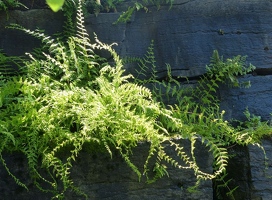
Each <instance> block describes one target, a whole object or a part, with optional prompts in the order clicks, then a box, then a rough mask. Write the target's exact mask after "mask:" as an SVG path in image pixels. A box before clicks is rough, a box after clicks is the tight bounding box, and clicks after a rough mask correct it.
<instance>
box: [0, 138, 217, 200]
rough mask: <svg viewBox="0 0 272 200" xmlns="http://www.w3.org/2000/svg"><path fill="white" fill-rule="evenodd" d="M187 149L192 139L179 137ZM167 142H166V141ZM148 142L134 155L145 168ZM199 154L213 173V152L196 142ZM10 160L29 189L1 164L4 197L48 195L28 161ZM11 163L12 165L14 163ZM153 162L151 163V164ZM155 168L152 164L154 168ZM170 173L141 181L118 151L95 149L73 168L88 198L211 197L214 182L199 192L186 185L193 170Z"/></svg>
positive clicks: (202, 165)
mask: <svg viewBox="0 0 272 200" xmlns="http://www.w3.org/2000/svg"><path fill="white" fill-rule="evenodd" d="M180 143H181V144H182V145H184V146H185V149H187V150H188V152H190V143H189V142H188V141H180ZM166 146H167V145H166ZM148 148H149V144H147V143H142V144H139V146H138V147H137V148H135V150H134V154H133V156H132V161H133V163H134V164H135V165H136V166H138V167H139V169H140V170H141V171H142V170H143V168H142V167H143V165H144V162H145V158H146V156H147V152H148ZM166 148H167V149H168V152H169V154H170V155H171V156H172V157H175V152H174V151H173V149H172V150H171V149H170V148H169V147H166ZM195 154H196V158H197V161H198V162H199V166H200V168H201V169H202V170H203V171H205V172H207V173H212V156H211V154H209V153H208V151H207V149H206V148H205V147H204V146H203V145H201V143H200V142H197V148H196V152H195ZM6 159H7V163H8V164H9V166H10V167H11V171H12V172H13V173H14V174H15V175H17V176H18V177H19V178H20V179H21V180H22V181H23V182H24V183H26V185H27V186H29V187H30V190H29V192H26V191H25V190H24V189H23V188H20V187H19V186H17V185H16V184H15V183H14V181H13V180H12V179H11V178H10V177H9V176H8V175H7V173H6V171H5V170H4V169H3V167H2V166H0V177H1V189H0V194H1V199H4V200H11V199H14V200H15V199H20V200H32V199H33V200H34V199H35V198H36V197H39V199H42V200H43V199H49V197H50V195H49V194H45V195H43V193H41V192H40V191H38V190H37V189H36V188H34V187H33V185H32V183H31V180H30V179H29V176H28V174H27V173H26V172H27V171H26V170H27V163H26V161H25V160H24V159H22V157H21V156H20V155H17V156H16V155H15V156H12V157H8V156H6ZM12 163H14V164H13V166H12ZM150 166H151V167H152V166H153V165H152V163H151V165H150ZM151 169H152V168H151ZM168 172H169V177H164V178H162V179H160V180H158V181H157V182H155V183H152V184H147V183H146V182H145V178H143V179H142V180H141V181H140V182H139V178H138V176H137V175H136V174H135V173H134V172H133V171H132V170H131V169H130V168H129V167H128V166H127V164H126V163H125V162H124V160H123V159H122V158H121V157H120V155H119V154H118V153H114V154H113V158H112V159H111V158H110V157H109V155H107V154H105V153H92V154H90V153H89V152H88V151H84V152H82V153H81V154H80V156H79V157H78V159H77V160H76V163H75V164H74V167H73V169H72V177H73V181H74V183H75V184H76V185H77V186H78V187H79V188H80V189H81V190H82V191H83V192H85V193H86V194H87V195H88V199H105V200H106V199H108V200H120V199H131V200H140V199H141V200H142V199H144V200H149V199H158V200H165V199H169V200H172V199H184V200H186V199H190V200H198V199H204V200H210V199H212V196H213V190H212V182H211V181H204V182H202V184H201V185H200V187H199V191H198V192H196V193H190V192H188V191H187V189H188V188H189V187H191V186H194V184H195V176H194V173H193V172H192V171H190V170H180V169H177V168H174V167H171V166H169V170H168ZM65 199H68V200H74V199H78V200H79V199H85V198H83V197H81V196H78V195H76V194H74V193H69V194H68V195H67V196H66V197H65Z"/></svg>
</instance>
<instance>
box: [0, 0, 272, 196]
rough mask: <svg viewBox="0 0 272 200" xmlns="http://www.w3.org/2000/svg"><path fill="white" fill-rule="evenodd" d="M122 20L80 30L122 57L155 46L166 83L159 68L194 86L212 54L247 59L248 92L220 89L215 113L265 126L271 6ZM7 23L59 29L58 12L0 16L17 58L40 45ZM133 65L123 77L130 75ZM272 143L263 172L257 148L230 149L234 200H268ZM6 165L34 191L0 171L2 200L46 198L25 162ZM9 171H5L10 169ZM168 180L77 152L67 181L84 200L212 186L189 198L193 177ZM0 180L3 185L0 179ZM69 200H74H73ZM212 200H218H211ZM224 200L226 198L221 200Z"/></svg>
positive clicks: (215, 4) (186, 9)
mask: <svg viewBox="0 0 272 200" xmlns="http://www.w3.org/2000/svg"><path fill="white" fill-rule="evenodd" d="M119 15H120V13H101V14H99V15H98V16H97V17H96V16H94V15H91V16H89V17H87V18H86V27H87V30H88V31H89V33H90V34H91V35H92V33H93V32H96V34H97V35H98V37H99V39H100V40H101V41H102V42H105V43H112V42H116V43H117V44H118V46H116V47H115V49H116V51H117V52H118V53H119V54H120V55H121V56H143V55H144V54H145V52H146V50H147V48H148V46H149V45H150V42H151V40H154V45H155V54H156V56H157V59H158V60H157V64H158V68H159V76H160V77H161V78H163V77H165V76H166V67H165V63H169V64H170V65H171V67H172V69H173V70H172V71H173V73H174V76H186V77H189V78H191V79H197V78H198V77H199V76H200V75H202V74H203V73H205V66H206V64H208V63H209V60H210V57H211V55H212V51H213V50H215V49H216V50H218V51H219V54H220V55H223V56H224V58H229V57H233V56H236V55H247V56H248V57H247V61H248V62H250V63H252V64H253V65H255V66H256V67H257V69H256V70H255V72H254V73H253V74H248V75H247V76H244V77H241V80H249V81H251V84H252V86H251V88H249V89H233V88H232V89H229V88H226V87H224V86H222V88H221V89H220V98H221V101H222V103H221V107H222V109H224V110H226V118H227V119H231V118H235V119H240V120H243V119H244V116H243V111H244V110H245V109H246V108H247V107H248V109H249V111H250V112H251V113H253V114H255V115H259V116H262V118H263V119H264V120H271V115H270V113H272V101H271V97H272V84H271V80H272V67H271V63H272V54H271V49H272V43H271V42H272V2H271V1H269V0H239V1H237V0H228V1H223V0H177V1H176V2H175V3H174V5H173V7H172V8H171V9H170V10H169V6H161V9H160V10H159V11H157V10H156V8H155V7H150V8H149V12H148V13H145V12H143V11H139V12H136V13H135V14H134V15H133V17H132V19H131V21H130V22H128V23H125V24H117V25H114V24H113V22H115V20H117V18H118V16H119ZM9 23H19V24H21V25H23V26H25V27H27V28H31V29H35V28H36V27H39V28H41V29H45V30H46V33H48V34H52V33H55V32H57V31H61V30H62V28H61V27H62V26H61V25H62V24H63V17H62V15H61V13H56V14H55V13H52V12H51V11H49V10H46V9H45V10H44V9H40V10H29V11H12V12H10V13H9V20H8V21H7V20H6V15H5V13H0V49H3V50H4V51H5V52H6V53H7V54H8V55H22V54H23V53H24V52H26V51H31V50H32V49H33V48H34V47H37V46H38V45H39V41H37V40H35V39H33V38H32V37H28V36H26V35H25V34H24V33H19V32H18V31H15V30H9V29H5V26H6V25H8V24H9ZM134 67H135V66H128V67H127V72H128V73H134V72H135V68H134ZM271 141H272V140H271V138H267V139H265V140H263V145H264V148H265V150H266V155H267V157H268V158H270V159H269V160H268V161H267V163H266V165H265V162H264V161H265V160H264V157H263V153H262V150H261V149H260V148H257V147H256V146H249V147H233V148H231V149H230V152H232V153H233V154H234V155H236V156H235V157H234V158H233V159H231V160H230V162H229V166H230V167H229V171H230V173H229V174H230V176H231V178H233V181H232V182H233V184H234V185H235V184H236V185H239V186H240V187H239V189H238V190H237V192H236V194H237V195H236V197H237V199H241V200H242V199H252V200H261V199H262V200H268V199H271V198H272V196H271V194H272V179H271V175H272V163H271V160H272V157H271V155H272V152H271V151H272V145H271ZM146 148H147V146H145V145H141V146H139V147H138V148H137V150H136V152H137V153H135V159H136V160H137V159H138V160H137V162H138V163H141V162H142V157H141V156H142V155H144V152H145V149H146ZM7 158H10V159H8V162H9V163H8V164H11V165H13V166H14V168H13V169H12V170H14V172H15V174H17V175H19V176H21V177H22V180H24V181H26V183H27V184H28V185H29V187H30V188H31V189H33V190H31V191H29V192H25V190H22V189H21V188H19V187H18V186H16V184H14V182H13V180H12V179H11V178H10V177H9V176H8V175H7V174H6V172H5V171H4V170H3V167H2V168H0V176H1V184H0V194H1V199H35V198H37V197H39V198H38V199H48V198H49V196H47V195H46V194H45V195H44V194H42V193H40V192H39V191H38V190H36V189H35V188H33V186H31V181H30V180H29V179H28V175H27V174H25V171H24V169H25V167H26V162H25V160H23V159H22V158H21V157H20V155H15V156H12V157H10V156H7ZM199 158H205V159H203V161H201V162H203V165H204V166H206V167H207V170H211V168H209V167H211V157H210V155H209V154H206V153H203V154H202V152H200V154H199ZM11 165H9V166H11ZM169 174H170V176H169V178H164V179H162V180H160V181H158V182H156V183H154V184H151V185H147V184H146V183H145V182H144V180H142V182H138V179H137V177H136V176H135V174H133V172H132V171H131V170H130V169H129V168H128V167H127V166H126V165H125V163H124V162H123V161H122V160H121V158H120V157H118V156H117V155H116V157H114V158H113V159H109V158H108V157H106V156H102V155H89V154H88V153H86V152H85V153H83V154H82V155H81V159H79V161H78V163H77V165H76V166H75V169H74V171H73V176H74V177H75V179H76V180H77V182H78V185H79V187H80V188H82V189H83V190H85V191H87V193H88V194H89V195H90V199H133V200H134V199H207V200H209V199H212V198H213V189H212V183H211V182H205V183H203V185H202V186H201V187H200V193H196V194H189V193H187V192H186V188H188V187H189V186H190V185H192V182H193V181H194V178H193V175H192V173H191V172H187V171H180V170H174V169H170V172H169ZM2 177H3V178H2ZM69 198H70V199H75V198H77V197H74V196H72V195H70V196H69ZM214 198H216V197H214ZM225 198H227V197H225ZM77 199H79V198H77Z"/></svg>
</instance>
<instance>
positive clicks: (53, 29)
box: [0, 9, 64, 56]
mask: <svg viewBox="0 0 272 200" xmlns="http://www.w3.org/2000/svg"><path fill="white" fill-rule="evenodd" d="M63 19H64V18H63V16H62V14H61V13H53V12H52V11H50V10H48V9H39V10H29V11H20V10H14V11H9V14H8V19H7V16H6V13H5V12H0V49H2V50H3V51H4V52H5V53H6V54H7V55H10V56H12V55H16V56H21V55H24V54H25V52H31V51H32V50H33V49H34V48H37V47H40V44H41V43H40V40H38V39H36V38H34V37H32V36H29V35H27V34H26V33H24V32H23V31H18V30H13V29H8V28H6V27H7V26H9V25H10V24H12V23H16V24H19V25H21V26H23V27H25V28H27V29H30V30H35V29H37V28H39V29H40V30H44V32H45V33H46V34H48V35H53V34H54V33H57V32H60V31H61V30H62V27H63Z"/></svg>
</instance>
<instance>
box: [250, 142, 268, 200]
mask: <svg viewBox="0 0 272 200" xmlns="http://www.w3.org/2000/svg"><path fill="white" fill-rule="evenodd" d="M262 144H263V147H264V150H265V152H266V156H267V158H268V160H266V159H265V157H264V153H263V150H262V149H260V148H258V147H257V146H249V155H250V165H251V166H250V167H251V176H252V179H251V180H252V200H260V199H262V200H269V199H272V138H270V139H267V140H263V142H262Z"/></svg>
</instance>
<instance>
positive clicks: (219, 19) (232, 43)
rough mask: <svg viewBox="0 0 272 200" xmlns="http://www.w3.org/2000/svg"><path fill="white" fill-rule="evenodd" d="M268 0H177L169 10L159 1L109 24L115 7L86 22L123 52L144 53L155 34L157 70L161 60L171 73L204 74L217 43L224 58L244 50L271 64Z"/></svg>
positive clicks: (258, 63)
mask: <svg viewBox="0 0 272 200" xmlns="http://www.w3.org/2000/svg"><path fill="white" fill-rule="evenodd" d="M271 4H272V2H271V1H259V0H250V1H237V0H231V1H218V0H207V1H203V0H196V1H190V0H188V1H179V2H177V3H175V5H174V6H173V7H172V8H171V9H170V10H169V7H168V6H162V7H161V9H160V10H159V11H156V8H152V7H151V8H150V9H149V12H148V13H144V12H136V13H135V15H134V16H133V18H132V20H131V21H130V22H129V23H127V24H118V25H112V23H113V22H114V21H115V20H116V19H117V17H118V14H117V13H113V14H99V15H98V17H95V16H90V17H88V18H87V28H88V29H89V30H90V31H94V32H96V33H97V35H98V36H99V38H100V39H101V40H102V41H105V42H117V43H118V45H119V46H118V47H117V51H118V53H120V55H122V56H142V55H143V54H144V52H145V51H146V49H147V47H148V46H149V44H150V41H151V40H154V42H155V53H156V55H157V59H158V62H157V63H158V67H159V71H162V72H165V71H166V69H165V63H169V64H170V65H171V66H172V68H173V72H174V75H182V76H188V77H190V76H196V75H200V74H202V73H203V72H204V71H205V65H206V64H208V63H209V60H210V57H211V55H212V52H213V50H215V49H217V50H218V51H219V53H220V54H221V55H223V56H224V57H225V58H229V57H233V56H236V55H248V61H249V62H251V63H252V64H253V65H255V66H257V67H259V68H269V67H270V64H271V56H270V50H269V49H270V45H271V44H270V41H271V29H272V17H271V8H272V6H271ZM108 16H109V17H108ZM105 27H106V28H105ZM107 30H110V31H107ZM129 70H130V71H132V72H133V69H129Z"/></svg>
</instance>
